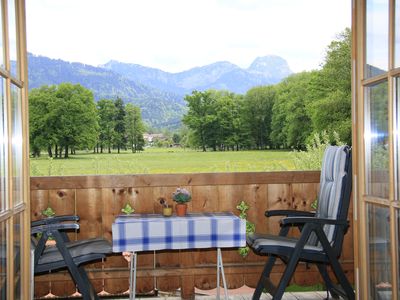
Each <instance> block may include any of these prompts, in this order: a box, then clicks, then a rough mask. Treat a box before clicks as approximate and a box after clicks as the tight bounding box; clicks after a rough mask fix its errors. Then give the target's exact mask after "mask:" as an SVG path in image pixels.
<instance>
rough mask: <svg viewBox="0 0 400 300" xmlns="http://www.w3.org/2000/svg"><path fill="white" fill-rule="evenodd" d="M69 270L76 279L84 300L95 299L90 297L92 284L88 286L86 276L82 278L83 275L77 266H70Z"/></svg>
mask: <svg viewBox="0 0 400 300" xmlns="http://www.w3.org/2000/svg"><path fill="white" fill-rule="evenodd" d="M68 270H69V272H70V274H71V276H72V278H73V279H74V282H75V283H76V285H77V286H78V290H79V292H80V293H81V294H82V298H83V299H84V300H92V299H93V298H91V297H90V283H89V285H88V284H87V282H86V280H85V278H84V277H85V276H83V277H82V273H81V272H80V270H79V268H78V267H77V266H76V265H73V266H68Z"/></svg>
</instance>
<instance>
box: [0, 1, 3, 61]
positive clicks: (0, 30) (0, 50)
mask: <svg viewBox="0 0 400 300" xmlns="http://www.w3.org/2000/svg"><path fill="white" fill-rule="evenodd" d="M3 49H4V47H3V14H2V6H1V5H0V68H3V69H4V50H3Z"/></svg>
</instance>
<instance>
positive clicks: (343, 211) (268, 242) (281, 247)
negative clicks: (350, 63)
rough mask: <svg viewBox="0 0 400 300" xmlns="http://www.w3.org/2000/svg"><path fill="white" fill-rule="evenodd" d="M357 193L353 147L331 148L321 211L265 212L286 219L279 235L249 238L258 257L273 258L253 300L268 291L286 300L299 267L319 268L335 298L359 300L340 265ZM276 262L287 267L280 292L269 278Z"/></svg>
mask: <svg viewBox="0 0 400 300" xmlns="http://www.w3.org/2000/svg"><path fill="white" fill-rule="evenodd" d="M351 187H352V174H351V149H350V148H349V147H348V146H341V147H339V146H329V147H328V148H327V149H326V151H325V153H324V158H323V162H322V170H321V179H320V190H319V194H318V209H317V211H316V212H315V213H312V212H303V211H291V210H273V211H266V212H265V216H266V217H272V216H282V217H284V218H282V219H281V220H280V225H281V230H280V232H279V235H278V236H276V235H270V234H257V233H254V234H250V235H249V236H248V237H247V243H248V245H249V246H250V247H251V248H252V249H253V250H254V252H255V253H257V254H260V255H268V256H269V258H268V260H267V262H266V264H265V267H264V270H263V272H262V274H261V276H260V279H259V281H258V284H257V287H256V290H255V292H254V294H253V299H259V298H260V296H261V293H262V291H263V289H264V288H266V290H267V292H269V293H270V294H272V295H273V299H281V298H282V296H283V293H284V291H285V288H286V287H287V285H288V284H289V282H290V279H291V278H292V276H293V273H294V271H295V269H296V266H297V264H298V262H300V261H302V262H308V263H315V264H316V265H317V267H318V270H319V272H320V274H321V275H322V278H323V280H324V282H325V285H326V288H327V291H329V292H330V293H331V295H332V296H333V297H338V296H342V297H345V298H347V299H354V297H355V296H354V290H353V288H352V286H351V285H350V283H349V281H348V279H347V278H346V275H345V274H344V272H343V269H342V267H341V266H340V263H339V261H338V258H339V257H340V254H341V251H342V244H343V239H344V235H345V233H346V232H347V229H348V227H349V222H348V220H347V213H348V209H349V204H350V194H351ZM292 226H296V227H298V228H299V230H300V232H301V234H300V237H299V238H294V237H288V236H287V234H288V232H289V229H290V228H291V227H292ZM277 258H280V259H281V260H282V261H283V262H284V263H285V264H286V269H285V271H284V272H283V274H282V277H281V279H280V281H279V284H278V285H277V286H275V285H274V284H273V283H272V282H271V280H270V278H269V276H270V273H271V271H272V267H273V266H274V264H275V261H276V259H277ZM327 266H331V267H332V270H333V273H334V275H335V277H336V279H337V281H338V284H336V283H334V282H333V281H332V279H331V277H330V275H329V273H328V270H327Z"/></svg>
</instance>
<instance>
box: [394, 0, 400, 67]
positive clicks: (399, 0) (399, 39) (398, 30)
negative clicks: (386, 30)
mask: <svg viewBox="0 0 400 300" xmlns="http://www.w3.org/2000/svg"><path fill="white" fill-rule="evenodd" d="M394 22H395V26H394V31H395V42H394V45H395V52H394V53H395V56H394V62H395V66H396V68H397V67H400V0H396V8H395V21H394Z"/></svg>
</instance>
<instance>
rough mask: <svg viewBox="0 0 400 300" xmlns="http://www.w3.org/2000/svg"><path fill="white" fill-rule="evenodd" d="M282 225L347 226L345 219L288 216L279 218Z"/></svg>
mask: <svg viewBox="0 0 400 300" xmlns="http://www.w3.org/2000/svg"><path fill="white" fill-rule="evenodd" d="M281 224H282V225H289V224H291V225H299V224H319V225H341V226H348V225H349V222H348V221H347V220H336V219H325V218H316V217H288V218H283V219H282V220H281Z"/></svg>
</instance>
